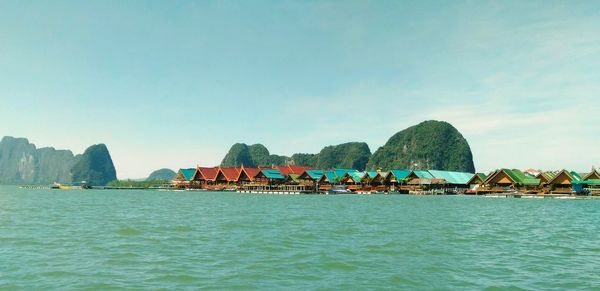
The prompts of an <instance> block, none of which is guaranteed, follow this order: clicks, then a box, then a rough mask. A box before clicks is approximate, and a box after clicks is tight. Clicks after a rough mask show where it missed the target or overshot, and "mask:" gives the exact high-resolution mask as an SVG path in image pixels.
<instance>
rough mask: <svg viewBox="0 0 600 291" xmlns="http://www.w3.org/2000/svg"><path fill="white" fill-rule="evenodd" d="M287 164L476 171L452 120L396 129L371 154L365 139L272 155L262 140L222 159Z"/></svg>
mask: <svg viewBox="0 0 600 291" xmlns="http://www.w3.org/2000/svg"><path fill="white" fill-rule="evenodd" d="M242 164H243V165H245V166H247V167H256V166H269V165H286V164H294V165H299V166H311V167H313V168H318V169H330V168H353V169H358V170H361V171H362V170H365V169H367V170H375V169H377V168H382V169H385V170H389V169H436V170H447V171H461V172H471V173H473V172H475V167H474V165H473V155H472V153H471V149H470V147H469V144H468V143H467V141H466V140H465V138H464V137H463V136H462V135H461V134H460V132H458V130H457V129H456V128H454V127H453V126H452V125H451V124H449V123H447V122H442V121H425V122H422V123H420V124H418V125H415V126H412V127H409V128H407V129H405V130H403V131H400V132H398V133H396V134H395V135H394V136H392V137H391V138H390V139H389V141H388V142H387V143H386V144H385V145H384V146H382V147H380V148H379V149H378V150H377V151H375V153H374V154H372V155H371V151H370V149H369V146H368V145H367V144H366V143H364V142H349V143H344V144H340V145H335V146H327V147H325V148H323V149H322V150H321V151H320V152H319V153H318V154H305V153H302V154H293V155H292V157H291V158H288V157H286V156H277V155H271V154H270V153H269V150H267V148H266V147H265V146H263V145H261V144H255V145H251V146H248V145H246V144H243V143H236V144H234V145H233V146H232V147H231V149H230V150H229V152H228V153H227V155H226V156H225V158H224V159H223V162H222V163H221V165H222V166H225V167H233V166H240V165H242Z"/></svg>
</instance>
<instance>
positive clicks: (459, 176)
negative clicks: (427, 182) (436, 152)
mask: <svg viewBox="0 0 600 291" xmlns="http://www.w3.org/2000/svg"><path fill="white" fill-rule="evenodd" d="M429 173H430V174H431V175H433V177H434V178H435V179H444V180H446V182H447V183H448V184H456V185H466V184H468V183H469V180H471V178H473V173H465V172H451V171H440V170H429Z"/></svg>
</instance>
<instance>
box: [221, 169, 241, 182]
mask: <svg viewBox="0 0 600 291" xmlns="http://www.w3.org/2000/svg"><path fill="white" fill-rule="evenodd" d="M221 172H222V173H223V176H225V179H227V181H236V180H237V178H238V176H239V175H240V168H221Z"/></svg>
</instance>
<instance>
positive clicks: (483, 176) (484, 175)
mask: <svg viewBox="0 0 600 291" xmlns="http://www.w3.org/2000/svg"><path fill="white" fill-rule="evenodd" d="M475 175H477V177H479V179H481V181H485V179H487V175H486V174H484V173H477V174H475Z"/></svg>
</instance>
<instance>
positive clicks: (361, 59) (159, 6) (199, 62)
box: [0, 0, 600, 178]
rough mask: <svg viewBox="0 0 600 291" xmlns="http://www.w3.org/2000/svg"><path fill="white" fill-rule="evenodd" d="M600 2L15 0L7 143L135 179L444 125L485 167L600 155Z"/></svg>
mask: <svg viewBox="0 0 600 291" xmlns="http://www.w3.org/2000/svg"><path fill="white" fill-rule="evenodd" d="M599 31H600V3H599V2H598V1H259V0H257V1H109V0H106V1H104V0H103V1H58V0H56V1H23V0H18V1H7V0H3V1H0V136H4V135H10V136H16V137H27V138H29V140H30V141H31V142H32V143H35V144H36V145H37V146H38V147H43V146H53V147H55V148H59V149H71V150H72V151H73V152H74V153H76V154H77V153H82V152H83V151H84V150H85V148H86V147H88V146H89V145H91V144H96V143H105V144H106V145H107V146H108V148H109V150H110V152H111V155H112V158H113V161H114V163H115V167H116V169H117V175H118V177H119V178H142V177H146V176H148V174H149V173H150V172H151V171H152V170H155V169H159V168H164V167H167V168H171V169H174V170H176V169H178V168H184V167H195V166H196V165H204V166H213V165H217V164H218V163H219V162H220V161H221V159H222V158H223V156H224V155H225V154H226V152H227V151H228V149H229V147H230V146H231V145H232V144H233V143H236V142H245V143H248V144H253V143H262V144H264V145H265V146H266V147H267V148H268V149H269V150H270V152H271V153H273V154H280V155H291V154H293V153H297V152H303V153H316V152H318V151H319V150H320V149H321V148H323V147H324V146H326V145H333V144H339V143H343V142H349V141H364V142H367V143H368V145H369V147H370V149H371V151H373V152H374V151H375V150H376V149H377V148H378V147H380V146H382V145H383V144H385V142H386V141H387V140H388V139H389V138H390V137H391V136H392V135H393V134H394V133H396V132H398V131H400V130H402V129H404V128H407V127H409V126H412V125H415V124H417V123H419V122H421V121H424V120H430V119H434V120H444V121H447V122H450V123H451V124H452V125H454V126H455V127H456V128H457V129H458V130H459V131H460V132H461V133H462V134H463V136H464V137H465V138H466V139H467V141H468V142H469V144H470V146H471V150H472V151H473V155H474V162H475V167H476V169H477V170H478V171H483V172H486V171H490V170H493V169H497V168H502V167H509V168H520V169H527V168H537V169H546V170H554V169H562V168H568V169H573V170H578V171H586V170H587V171H589V169H590V168H591V167H592V166H593V165H596V166H600V126H599V125H600V33H599Z"/></svg>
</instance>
